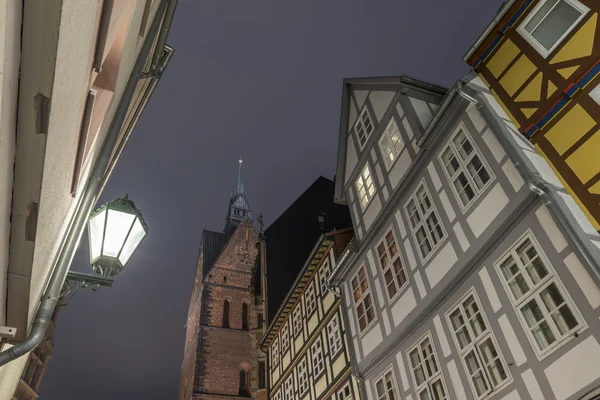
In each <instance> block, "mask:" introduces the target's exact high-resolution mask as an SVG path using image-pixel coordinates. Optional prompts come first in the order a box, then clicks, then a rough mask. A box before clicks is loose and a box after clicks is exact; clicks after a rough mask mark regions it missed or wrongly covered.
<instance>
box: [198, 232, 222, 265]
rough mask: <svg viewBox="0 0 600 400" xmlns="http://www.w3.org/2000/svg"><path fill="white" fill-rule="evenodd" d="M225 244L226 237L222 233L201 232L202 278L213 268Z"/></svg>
mask: <svg viewBox="0 0 600 400" xmlns="http://www.w3.org/2000/svg"><path fill="white" fill-rule="evenodd" d="M226 244H227V235H225V233H223V232H213V231H207V230H204V231H202V252H203V254H202V271H204V276H206V274H207V273H208V270H210V268H211V267H212V266H213V264H214V263H215V261H217V258H219V255H220V254H221V252H222V251H223V249H224V248H225V245H226Z"/></svg>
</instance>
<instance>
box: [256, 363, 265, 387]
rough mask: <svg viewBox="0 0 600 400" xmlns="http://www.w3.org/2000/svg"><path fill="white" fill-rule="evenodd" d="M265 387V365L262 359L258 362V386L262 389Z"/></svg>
mask: <svg viewBox="0 0 600 400" xmlns="http://www.w3.org/2000/svg"><path fill="white" fill-rule="evenodd" d="M266 387H267V366H266V363H265V362H264V361H259V362H258V388H259V389H264V388H266Z"/></svg>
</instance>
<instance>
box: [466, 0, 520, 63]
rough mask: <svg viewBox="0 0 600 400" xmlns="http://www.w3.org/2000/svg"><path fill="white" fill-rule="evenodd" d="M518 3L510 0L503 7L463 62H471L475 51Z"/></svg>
mask: <svg viewBox="0 0 600 400" xmlns="http://www.w3.org/2000/svg"><path fill="white" fill-rule="evenodd" d="M516 1H517V0H508V1H507V2H505V3H504V6H502V8H500V10H499V11H498V13H497V14H496V16H495V17H494V19H493V20H492V22H490V24H489V25H488V26H487V28H485V31H483V33H482V34H481V35H480V36H479V38H478V39H477V40H476V41H475V43H474V44H473V45H472V46H471V48H470V49H469V51H467V53H466V54H465V55H464V56H463V61H465V62H467V63H468V62H469V61H468V60H469V58H471V56H472V55H473V53H475V51H476V50H477V49H478V48H479V46H481V44H482V43H483V41H484V40H485V39H486V38H487V36H488V35H489V34H490V33H491V32H492V31H493V30H494V27H496V25H498V22H500V20H502V18H504V16H505V15H506V13H507V12H508V10H510V8H511V7H512V6H513V4H515V3H516Z"/></svg>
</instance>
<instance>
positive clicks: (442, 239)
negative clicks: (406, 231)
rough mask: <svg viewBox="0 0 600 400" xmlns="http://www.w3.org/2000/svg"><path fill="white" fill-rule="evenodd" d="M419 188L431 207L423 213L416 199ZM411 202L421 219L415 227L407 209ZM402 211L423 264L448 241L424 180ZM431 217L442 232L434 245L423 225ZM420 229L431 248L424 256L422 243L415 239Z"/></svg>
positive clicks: (430, 234)
mask: <svg viewBox="0 0 600 400" xmlns="http://www.w3.org/2000/svg"><path fill="white" fill-rule="evenodd" d="M421 188H422V189H423V191H424V193H425V195H426V196H427V198H428V199H429V202H430V203H431V207H430V208H429V209H428V210H427V211H426V212H425V213H424V212H423V210H422V209H421V208H420V203H419V199H418V197H417V194H418V193H419V191H420V190H421ZM411 202H414V204H415V205H416V207H417V212H418V214H419V216H420V217H421V218H420V220H419V221H418V222H417V224H416V226H413V222H412V219H411V215H412V214H411V213H410V210H409V208H408V206H409V204H410V203H411ZM404 211H405V212H406V217H407V221H408V225H409V227H410V231H411V234H412V237H413V240H414V241H415V247H416V250H417V253H418V254H419V258H420V259H421V261H422V262H423V263H425V262H426V261H427V260H429V259H430V258H431V257H432V256H433V254H434V253H435V252H436V251H437V250H438V249H439V248H440V247H441V246H442V244H443V243H444V242H445V241H446V239H448V234H447V233H446V228H445V227H444V223H443V222H442V220H441V218H440V213H439V212H438V210H437V206H436V205H435V201H434V199H433V197H431V194H430V192H429V188H428V187H427V183H426V182H425V179H423V180H422V181H421V183H419V184H418V185H417V187H416V188H415V190H414V191H413V192H412V194H411V195H410V198H409V199H408V201H407V202H406V204H405V205H404ZM432 215H433V216H434V217H435V218H436V219H437V222H438V226H439V227H440V230H441V231H442V236H441V237H440V239H439V240H438V241H437V243H435V244H434V243H433V236H432V233H431V232H430V230H429V229H427V224H425V221H426V220H427V218H429V217H430V216H432ZM421 227H423V229H424V231H425V240H427V241H428V242H429V244H430V247H431V250H430V251H429V252H428V253H427V254H426V255H423V254H422V252H421V243H423V242H421V243H420V242H419V239H418V238H417V232H418V231H419V229H420V228H421Z"/></svg>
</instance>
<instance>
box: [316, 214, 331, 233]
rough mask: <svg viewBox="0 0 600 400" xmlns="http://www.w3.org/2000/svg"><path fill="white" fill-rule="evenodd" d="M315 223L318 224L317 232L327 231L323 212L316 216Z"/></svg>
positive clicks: (325, 215)
mask: <svg viewBox="0 0 600 400" xmlns="http://www.w3.org/2000/svg"><path fill="white" fill-rule="evenodd" d="M317 221H318V222H319V230H321V231H326V230H328V229H329V226H328V224H327V214H325V213H323V212H322V213H319V214H318V215H317Z"/></svg>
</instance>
